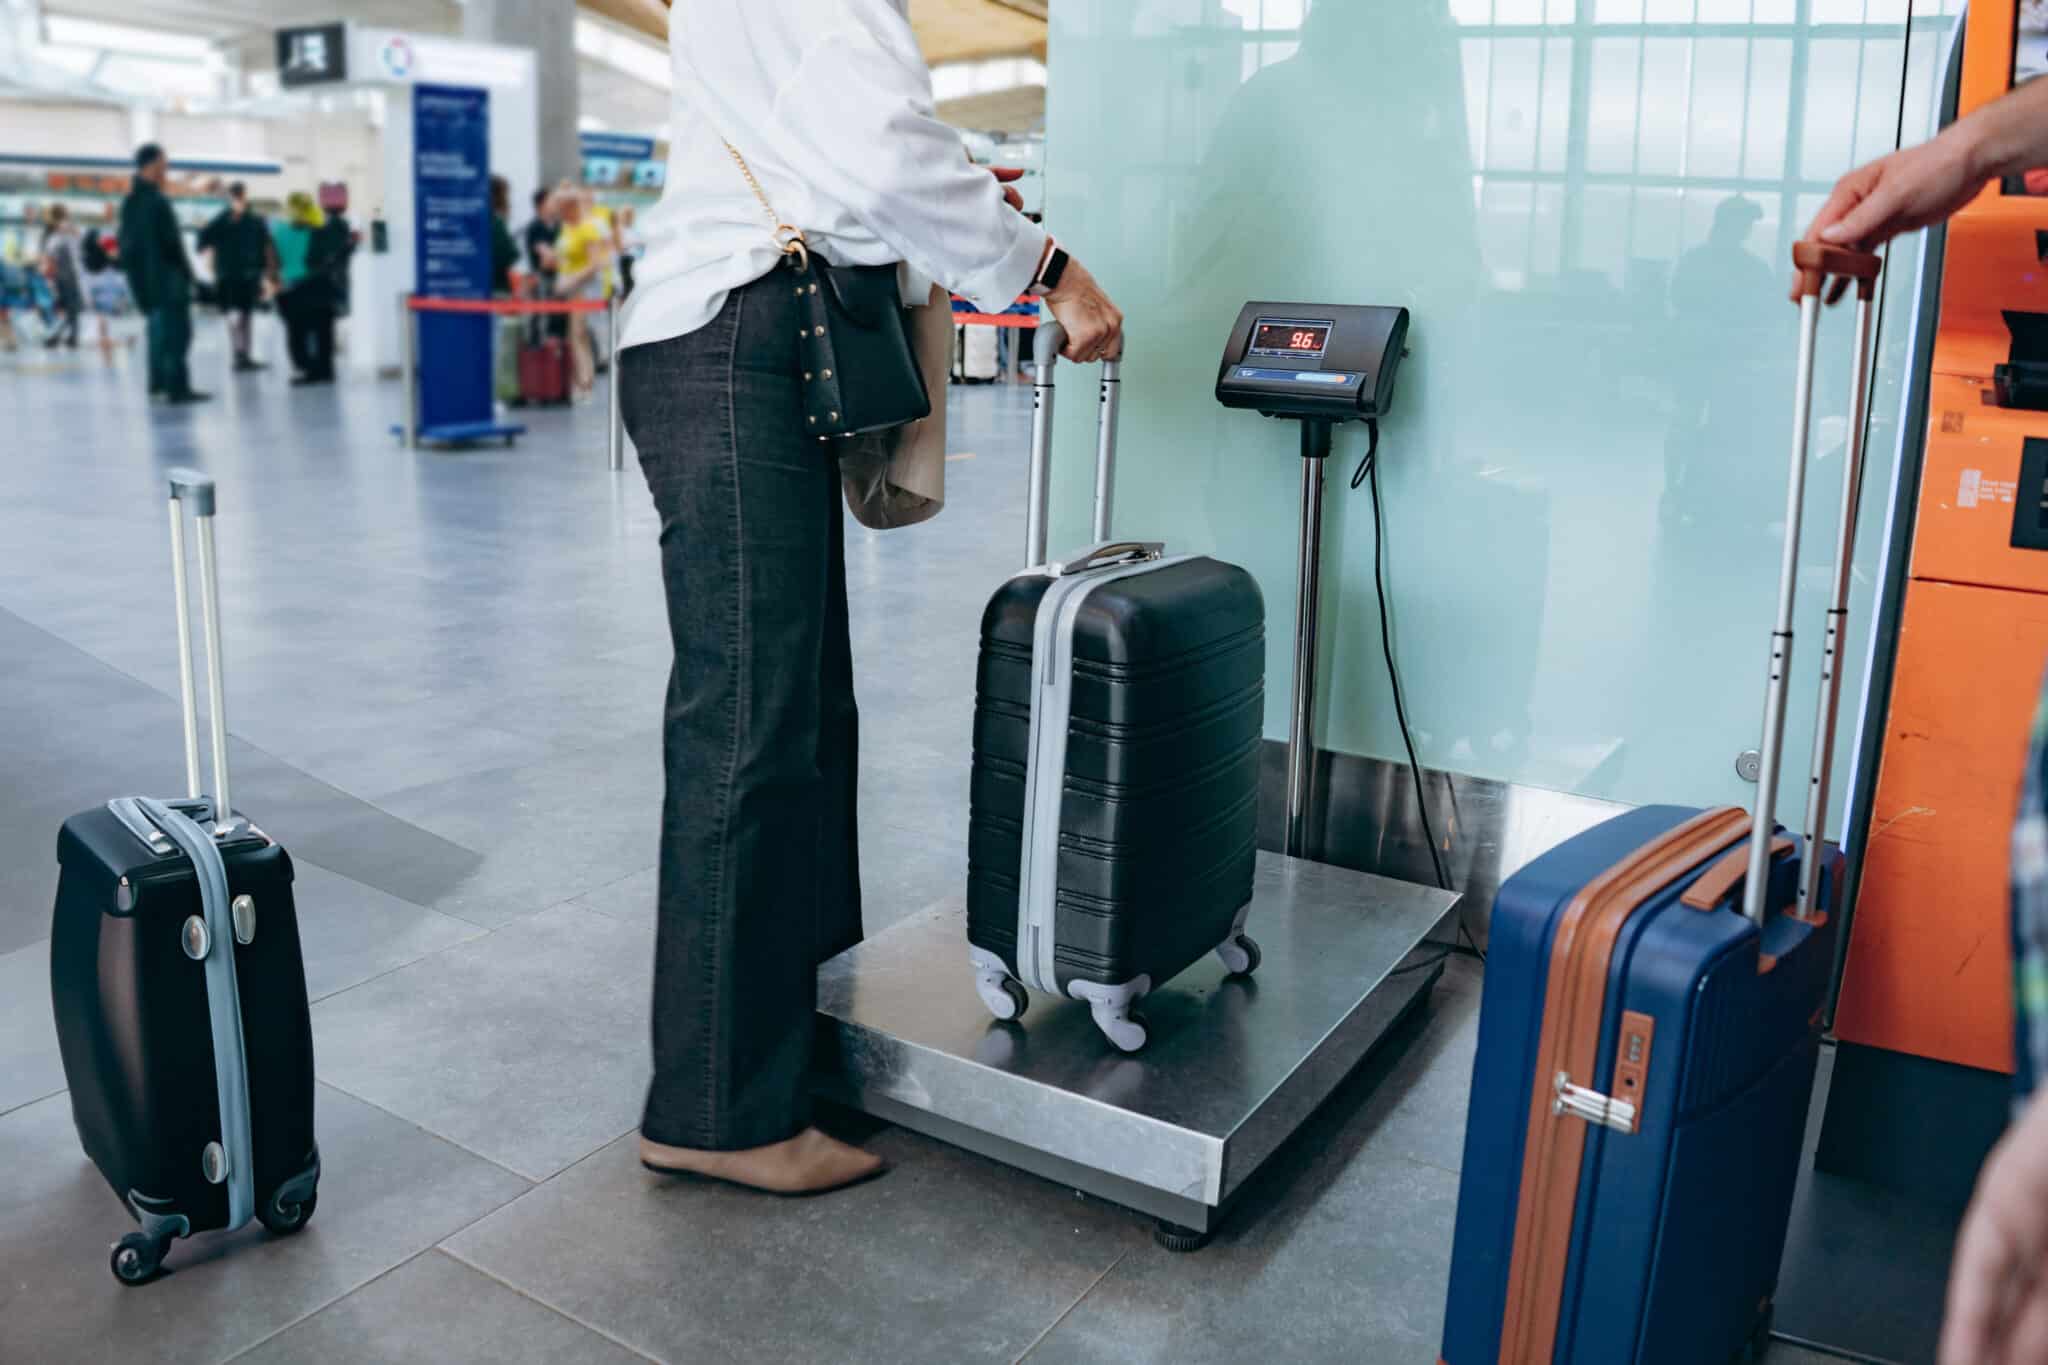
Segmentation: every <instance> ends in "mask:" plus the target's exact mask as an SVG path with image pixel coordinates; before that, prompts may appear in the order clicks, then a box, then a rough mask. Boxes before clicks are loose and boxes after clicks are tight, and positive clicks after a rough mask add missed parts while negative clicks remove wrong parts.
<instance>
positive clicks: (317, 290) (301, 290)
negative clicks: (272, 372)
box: [277, 284, 334, 384]
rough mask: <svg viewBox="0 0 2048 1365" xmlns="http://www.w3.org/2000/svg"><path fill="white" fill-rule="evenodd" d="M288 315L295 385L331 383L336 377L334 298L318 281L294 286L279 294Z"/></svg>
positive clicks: (281, 308)
mask: <svg viewBox="0 0 2048 1365" xmlns="http://www.w3.org/2000/svg"><path fill="white" fill-rule="evenodd" d="M277 306H278V311H279V312H281V313H283V314H284V335H285V349H286V350H287V351H288V352H289V353H290V355H291V361H292V368H293V369H294V370H296V371H298V373H297V374H296V375H294V376H293V377H292V382H293V383H295V384H327V383H331V382H333V379H334V300H333V299H332V298H331V297H329V296H328V294H327V291H325V290H324V289H322V288H321V287H320V286H319V285H315V284H299V285H294V286H293V287H291V288H290V289H287V290H285V291H284V293H283V294H281V295H279V296H278V303H277Z"/></svg>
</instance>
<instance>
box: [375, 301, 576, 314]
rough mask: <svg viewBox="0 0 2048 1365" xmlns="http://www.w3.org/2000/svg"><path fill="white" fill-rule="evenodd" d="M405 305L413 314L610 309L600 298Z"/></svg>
mask: <svg viewBox="0 0 2048 1365" xmlns="http://www.w3.org/2000/svg"><path fill="white" fill-rule="evenodd" d="M405 306H406V307H408V308H410V309H412V311H413V312H415V313H511V314H518V315H525V314H528V313H602V312H605V311H606V310H607V308H608V307H609V305H608V304H606V302H605V301H604V300H603V299H427V298H410V299H407V300H406V301H405Z"/></svg>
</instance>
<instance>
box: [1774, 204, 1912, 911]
mask: <svg viewBox="0 0 2048 1365" xmlns="http://www.w3.org/2000/svg"><path fill="white" fill-rule="evenodd" d="M1792 265H1793V268H1794V269H1795V270H1797V271H1798V272H1799V372H1798V376H1797V379H1796V380H1795V382H1794V385H1793V395H1792V472H1791V477H1790V479H1789V482H1788V486H1787V488H1786V493H1785V552H1784V563H1783V566H1782V569H1781V571H1780V573H1779V578H1778V614H1777V618H1776V620H1775V622H1774V623H1773V626H1772V629H1771V651H1770V665H1769V669H1768V672H1767V681H1766V683H1765V689H1764V734H1763V743H1762V745H1761V746H1760V752H1761V755H1762V759H1763V761H1762V764H1761V765H1760V767H1759V768H1758V771H1757V790H1756V811H1755V813H1754V815H1753V816H1752V818H1751V827H1750V837H1749V850H1748V852H1749V865H1748V868H1747V871H1746V873H1745V878H1744V883H1743V889H1742V913H1743V914H1745V915H1747V916H1748V917H1749V918H1750V919H1751V920H1753V921H1754V922H1756V923H1757V924H1759V925H1761V924H1762V923H1763V921H1764V911H1765V905H1766V900H1767V898H1768V894H1769V890H1770V888H1769V885H1768V883H1769V878H1770V860H1771V843H1772V840H1771V835H1772V833H1773V831H1774V829H1775V828H1776V819H1775V808H1776V799H1777V792H1778V768H1779V764H1780V763H1781V762H1782V761H1783V758H1784V752H1785V701H1786V693H1787V690H1788V688H1789V685H1790V678H1789V675H1790V672H1791V667H1792V612H1793V607H1794V597H1795V595H1796V593H1797V591H1798V587H1799V531H1800V520H1801V517H1802V515H1803V513H1804V511H1805V507H1806V455H1807V445H1808V439H1807V428H1808V427H1809V426H1810V425H1811V423H1812V420H1813V370H1814V351H1815V347H1816V344H1817V341H1818V338H1819V333H1820V310H1821V305H1822V301H1823V299H1825V301H1826V302H1828V303H1833V302H1835V301H1836V300H1838V299H1840V298H1841V297H1842V295H1843V294H1844V293H1845V292H1846V291H1847V290H1848V288H1849V286H1850V285H1851V284H1852V283H1853V284H1854V285H1855V286H1856V377H1855V382H1854V386H1853V388H1852V390H1851V398H1850V403H1849V433H1848V450H1847V455H1848V458H1847V459H1846V460H1845V461H1844V466H1845V467H1844V470H1843V474H1842V514H1841V522H1840V526H1839V528H1838V530H1837V532H1836V540H1835V573H1834V583H1833V589H1832V592H1831V595H1830V596H1829V599H1828V624H1827V637H1826V643H1825V645H1824V646H1823V653H1822V657H1821V685H1820V715H1819V718H1818V720H1817V721H1816V723H1815V725H1814V735H1813V761H1812V764H1811V766H1810V767H1809V768H1808V770H1807V771H1808V774H1809V781H1808V782H1807V793H1806V820H1805V825H1804V828H1803V830H1802V832H1803V833H1804V834H1805V836H1806V839H1805V850H1804V856H1803V858H1802V859H1801V864H1800V873H1799V899H1798V904H1797V906H1796V912H1797V913H1798V914H1799V916H1800V917H1801V918H1809V917H1811V915H1812V914H1813V912H1814V911H1815V910H1816V909H1817V908H1818V906H1817V901H1818V899H1819V895H1820V876H1821V864H1822V861H1823V860H1822V858H1821V856H1820V849H1821V841H1822V839H1823V838H1824V837H1825V835H1826V832H1827V811H1828V784H1829V779H1830V778H1831V777H1832V776H1833V767H1834V749H1835V718H1836V713H1837V711H1838V710H1839V709H1840V705H1841V699H1842V672H1841V660H1842V646H1843V643H1844V636H1845V635H1846V633H1847V632H1846V626H1847V624H1848V616H1849V566H1850V560H1851V558H1852V556H1853V555H1854V553H1855V549H1856V505H1857V502H1858V501H1859V500H1860V498H1861V495H1862V490H1863V458H1864V437H1865V432H1864V428H1865V427H1866V425H1867V424H1868V419H1869V416H1870V367H1871V343H1872V337H1873V332H1874V328H1875V324H1876V306H1875V304H1876V299H1877V280H1878V276H1879V274H1880V273H1882V271H1883V269H1884V262H1883V260H1882V259H1881V258H1880V257H1878V256H1875V255H1872V254H1870V253H1868V252H1863V251H1850V250H1848V249H1846V248H1843V247H1832V246H1825V245H1823V244H1821V243H1819V242H1798V243H1795V244H1794V245H1793V248H1792ZM1831 280H1832V281H1833V283H1832V285H1830V283H1829V282H1830V281H1831Z"/></svg>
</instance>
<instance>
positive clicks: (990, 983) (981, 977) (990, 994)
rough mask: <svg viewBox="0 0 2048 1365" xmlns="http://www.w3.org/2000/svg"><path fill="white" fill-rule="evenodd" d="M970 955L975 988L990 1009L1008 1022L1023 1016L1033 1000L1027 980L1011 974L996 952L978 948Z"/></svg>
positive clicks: (1003, 1020) (998, 1017)
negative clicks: (1026, 990)
mask: <svg viewBox="0 0 2048 1365" xmlns="http://www.w3.org/2000/svg"><path fill="white" fill-rule="evenodd" d="M969 956H970V958H971V959H972V961H973V964H974V992H975V994H976V995H979V996H980V997H981V1003H982V1004H984V1005H986V1006H988V1012H989V1013H990V1014H993V1015H994V1016H995V1017H996V1018H997V1019H999V1020H1001V1021H1002V1022H1003V1023H1005V1024H1014V1023H1016V1022H1017V1021H1018V1020H1019V1019H1022V1018H1023V1017H1024V1010H1025V1008H1026V1007H1027V1006H1029V1005H1030V1003H1031V997H1030V995H1028V994H1027V993H1026V992H1025V990H1024V983H1023V982H1021V981H1019V980H1018V979H1017V978H1016V977H1014V976H1011V975H1010V969H1009V967H1008V966H1007V965H1005V964H1004V962H1003V960H1002V959H1001V958H999V957H997V956H996V955H995V954H994V953H991V952H988V951H986V950H984V949H981V948H975V949H973V950H972V951H971V952H970V954H969Z"/></svg>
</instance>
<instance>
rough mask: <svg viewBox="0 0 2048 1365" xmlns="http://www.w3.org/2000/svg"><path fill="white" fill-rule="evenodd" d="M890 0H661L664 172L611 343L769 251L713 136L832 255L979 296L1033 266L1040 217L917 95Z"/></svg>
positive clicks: (911, 48) (701, 306)
mask: <svg viewBox="0 0 2048 1365" xmlns="http://www.w3.org/2000/svg"><path fill="white" fill-rule="evenodd" d="M906 4H907V0H677V2H676V4H675V6H674V8H673V9H672V10H671V11H670V16H669V62H670V66H671V69H672V71H673V74H674V81H675V93H674V96H673V106H672V108H673V119H672V121H671V141H670V144H669V159H668V187H667V189H666V191H665V192H664V193H663V195H662V198H661V202H660V203H659V204H658V205H656V206H655V207H654V209H653V210H651V211H650V212H649V213H648V214H647V215H646V216H645V218H644V219H643V223H644V226H645V230H646V235H647V252H646V255H645V256H643V257H642V258H641V260H640V262H639V264H638V265H637V267H636V268H635V271H634V288H633V297H632V299H631V300H630V301H629V302H628V304H627V306H626V316H625V319H624V321H623V323H622V324H621V326H622V327H623V328H624V331H623V334H622V338H621V339H622V342H623V344H625V345H628V346H637V345H640V344H642V343H645V342H652V341H664V340H667V339H668V338H670V337H677V336H682V335H684V334H686V333H688V332H693V331H695V330H696V329H697V328H699V327H702V326H703V325H704V324H705V323H707V322H709V321H710V320H711V319H712V318H714V317H716V316H717V315H718V312H719V310H720V309H721V308H723V307H724V306H725V300H726V296H727V295H728V294H729V293H730V292H731V291H732V290H733V289H736V288H738V287H739V286H741V285H744V284H747V283H749V282H751V281H753V280H757V279H759V278H761V277H762V276H763V275H766V274H767V273H768V272H769V271H770V270H771V269H773V268H774V266H775V263H776V259H777V256H778V254H779V253H778V248H777V246H776V243H775V240H774V237H773V235H772V224H771V223H770V222H769V220H768V218H767V216H766V214H765V213H764V211H763V210H762V208H761V204H760V201H759V200H758V199H756V198H755V197H754V194H753V192H752V191H751V190H750V189H749V188H748V187H747V182H746V178H745V177H744V176H742V175H741V174H740V170H739V167H738V166H736V165H734V164H733V161H732V158H731V156H730V155H729V154H728V153H727V152H726V150H725V146H724V143H723V142H722V141H721V137H723V138H725V139H729V140H730V141H731V142H732V144H733V146H735V147H737V148H738V149H739V150H740V152H741V153H742V154H744V155H745V157H746V159H747V164H748V165H749V166H751V167H752V168H753V171H754V175H755V176H756V177H757V178H758V179H759V180H760V182H761V187H762V189H763V190H765V191H766V192H767V195H768V199H769V202H770V203H772V204H773V205H774V206H775V211H776V213H777V215H778V216H779V217H780V218H781V220H782V221H783V222H786V223H790V224H792V225H794V226H796V227H799V228H801V229H803V231H804V234H805V236H806V238H807V239H808V240H809V242H810V245H811V248H812V249H813V250H814V251H818V252H820V253H821V254H822V255H823V256H824V257H825V259H826V260H828V261H831V262H833V263H834V264H836V265H887V264H890V263H892V262H901V263H903V264H904V267H905V269H904V272H903V273H904V276H905V278H904V299H905V301H906V302H914V303H922V302H923V301H924V300H925V299H927V298H929V297H930V292H931V285H932V283H933V282H937V283H939V284H943V285H945V286H946V287H948V288H949V289H952V290H953V291H954V292H956V293H958V294H961V295H963V296H965V297H967V298H969V299H972V300H973V301H974V302H975V303H976V304H977V305H978V306H980V307H982V308H985V309H988V310H990V311H999V310H1001V309H1002V308H1004V307H1007V306H1008V305H1009V304H1010V302H1011V301H1012V300H1013V299H1015V298H1016V297H1017V296H1018V295H1019V294H1021V293H1023V292H1024V291H1025V290H1026V289H1027V288H1028V287H1029V286H1030V284H1031V282H1032V280H1033V278H1034V277H1035V276H1036V275H1037V271H1038V263H1039V260H1040V258H1041V257H1042V256H1043V255H1044V253H1045V244H1046V236H1045V233H1044V231H1043V230H1042V229H1041V228H1039V227H1037V226H1036V225H1034V224H1033V223H1031V222H1030V221H1029V220H1027V219H1026V218H1024V217H1023V215H1021V214H1019V213H1017V212H1015V211H1014V210H1012V209H1011V208H1010V207H1009V205H1008V204H1006V203H1005V202H1004V200H1003V194H1002V189H1001V187H1000V186H998V185H997V184H996V182H995V179H994V177H992V176H990V175H989V173H988V172H987V171H986V170H985V169H983V168H981V167H978V166H974V165H972V164H970V163H969V162H968V160H967V154H966V152H965V150H964V149H963V144H962V143H961V141H960V137H959V135H958V134H957V133H955V132H954V131H953V130H952V129H951V128H949V127H947V126H946V125H945V124H943V123H941V122H939V120H938V117H937V115H936V114H935V112H934V109H933V99H932V85H931V72H930V70H929V68H927V67H926V65H925V62H924V58H923V56H922V54H921V53H919V51H918V48H917V40H916V38H915V36H914V35H913V34H912V32H911V28H910V21H909V19H908V17H907V16H906V11H905V5H906Z"/></svg>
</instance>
